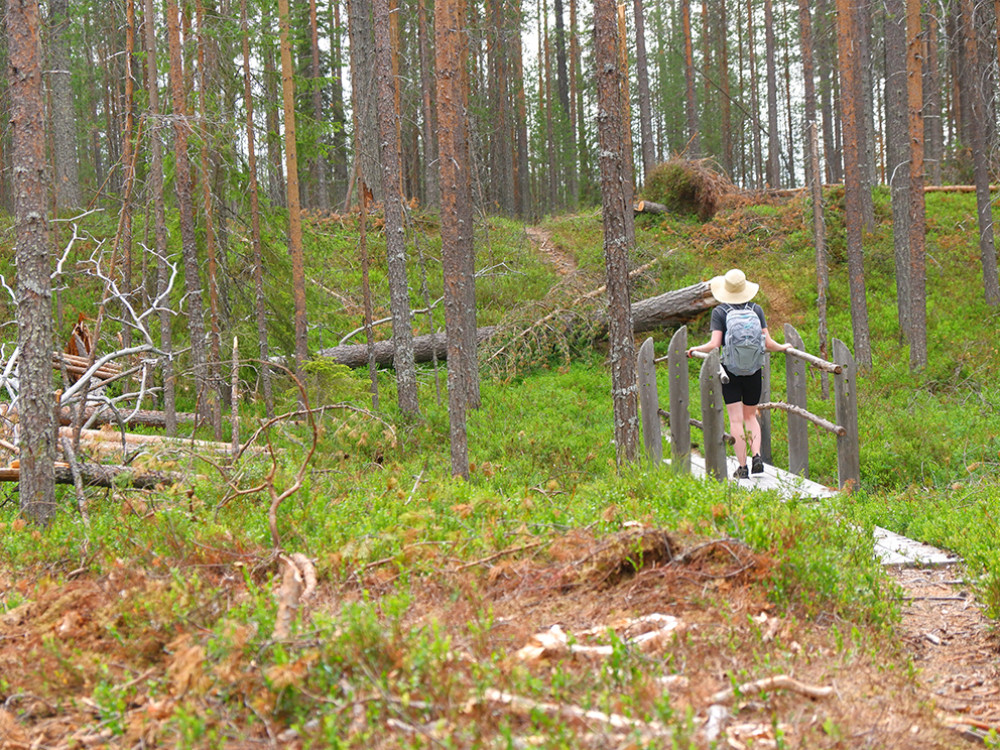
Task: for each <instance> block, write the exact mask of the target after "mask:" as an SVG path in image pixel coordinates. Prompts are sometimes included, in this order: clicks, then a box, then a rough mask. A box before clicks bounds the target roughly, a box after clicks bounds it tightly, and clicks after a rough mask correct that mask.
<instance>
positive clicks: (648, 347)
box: [636, 338, 663, 467]
mask: <svg viewBox="0 0 1000 750" xmlns="http://www.w3.org/2000/svg"><path fill="white" fill-rule="evenodd" d="M654 359H655V354H654V352H653V339H652V338H647V339H646V340H645V341H643V342H642V346H640V347H639V356H638V360H637V363H636V364H637V369H638V373H637V375H638V379H639V414H640V416H641V418H642V442H643V445H644V446H645V448H646V459H647V460H648V461H649V463H650V464H651V465H652V466H654V467H659V466H661V465H662V464H663V434H662V433H661V432H660V415H659V409H660V403H659V398H658V396H657V392H656V363H655V362H654V361H653V360H654Z"/></svg>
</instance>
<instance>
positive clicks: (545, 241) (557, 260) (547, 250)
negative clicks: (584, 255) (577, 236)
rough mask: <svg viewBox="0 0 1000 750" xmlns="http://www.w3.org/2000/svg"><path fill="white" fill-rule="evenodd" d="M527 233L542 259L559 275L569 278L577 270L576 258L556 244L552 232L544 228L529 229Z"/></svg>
mask: <svg viewBox="0 0 1000 750" xmlns="http://www.w3.org/2000/svg"><path fill="white" fill-rule="evenodd" d="M525 231H526V232H527V233H528V237H530V238H531V241H532V242H534V243H535V247H537V248H538V251H539V253H540V254H541V256H542V258H543V259H545V260H546V261H547V262H548V263H550V264H551V265H552V266H554V267H555V269H556V273H557V274H559V275H560V276H568V275H570V274H572V273H573V271H575V270H576V267H577V265H576V258H574V257H573V255H572V254H571V253H568V252H566V251H565V250H563V249H562V248H561V247H559V245H557V244H556V243H555V241H554V240H553V239H552V233H551V232H549V231H548V230H547V229H543V228H542V227H528V228H527V229H526V230H525Z"/></svg>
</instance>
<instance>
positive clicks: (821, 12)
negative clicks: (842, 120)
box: [816, 0, 844, 182]
mask: <svg viewBox="0 0 1000 750" xmlns="http://www.w3.org/2000/svg"><path fill="white" fill-rule="evenodd" d="M816 18H817V21H816V31H817V34H816V39H817V43H816V62H817V67H818V68H819V75H818V78H819V99H820V113H821V116H822V123H823V153H824V157H825V158H824V161H825V164H826V169H825V173H826V181H827V182H840V181H841V180H843V179H844V171H843V158H842V153H841V150H840V139H839V138H838V137H837V135H838V131H837V127H836V125H835V122H834V119H835V118H834V111H835V109H836V107H835V106H834V102H835V101H836V99H837V96H836V88H837V67H836V46H835V45H836V33H835V24H834V23H831V21H830V18H831V13H830V0H817V3H816Z"/></svg>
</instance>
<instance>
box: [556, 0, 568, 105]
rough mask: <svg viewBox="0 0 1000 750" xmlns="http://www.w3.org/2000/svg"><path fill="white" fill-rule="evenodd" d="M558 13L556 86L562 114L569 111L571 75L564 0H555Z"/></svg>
mask: <svg viewBox="0 0 1000 750" xmlns="http://www.w3.org/2000/svg"><path fill="white" fill-rule="evenodd" d="M553 9H554V10H555V14H556V28H555V43H556V88H557V89H558V91H559V104H560V105H562V115H563V116H565V115H566V114H567V113H568V112H569V77H568V75H567V71H566V25H565V21H564V20H563V6H562V0H553Z"/></svg>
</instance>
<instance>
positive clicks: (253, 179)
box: [148, 0, 274, 419]
mask: <svg viewBox="0 0 1000 750" xmlns="http://www.w3.org/2000/svg"><path fill="white" fill-rule="evenodd" d="M148 1H150V0H148ZM240 30H241V32H242V37H243V39H242V47H243V99H244V102H245V104H246V110H247V113H246V114H247V126H246V133H247V171H248V172H249V173H250V180H249V182H250V184H249V188H250V243H251V245H252V247H253V284H254V291H255V292H256V296H257V299H256V300H255V301H254V302H255V305H254V307H255V311H256V318H257V348H258V349H257V350H258V352H259V356H260V363H259V367H260V380H261V387H262V388H263V391H264V409H265V412H266V414H267V418H268V419H271V418H272V417H274V393H273V392H272V390H271V369H270V368H269V367H268V366H267V364H266V363H267V362H268V361H269V359H270V347H269V345H268V340H267V313H266V309H265V305H264V253H263V248H262V246H261V241H260V197H259V192H260V190H259V186H258V184H257V148H256V141H257V132H256V129H255V128H254V124H253V88H252V87H251V85H250V81H251V78H250V30H249V24H248V20H247V0H240ZM234 408H235V407H234Z"/></svg>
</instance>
